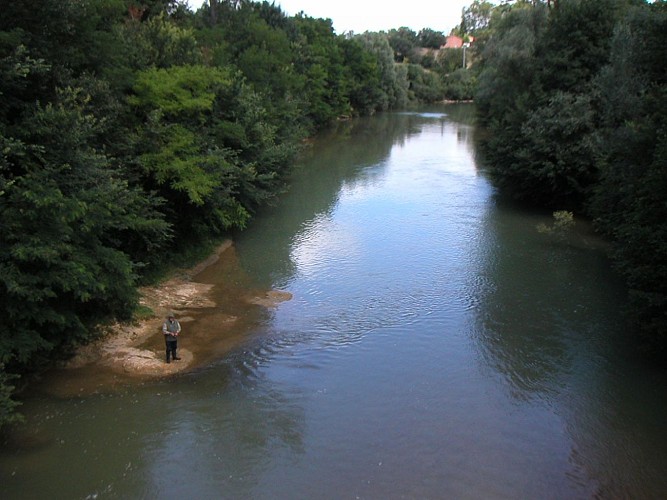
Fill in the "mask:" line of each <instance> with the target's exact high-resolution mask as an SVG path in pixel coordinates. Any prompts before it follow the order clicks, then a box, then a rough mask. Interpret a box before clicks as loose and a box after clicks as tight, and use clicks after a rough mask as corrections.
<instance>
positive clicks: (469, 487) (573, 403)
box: [0, 106, 667, 499]
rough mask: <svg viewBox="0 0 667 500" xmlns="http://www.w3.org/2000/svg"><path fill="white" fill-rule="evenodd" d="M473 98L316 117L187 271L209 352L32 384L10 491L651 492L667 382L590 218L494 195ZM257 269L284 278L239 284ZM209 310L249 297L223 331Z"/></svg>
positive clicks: (12, 456)
mask: <svg viewBox="0 0 667 500" xmlns="http://www.w3.org/2000/svg"><path fill="white" fill-rule="evenodd" d="M472 117H473V107H472V106H444V107H436V108H433V109H427V110H424V111H419V112H410V113H395V114H390V113H388V114H382V115H379V116H377V117H373V118H371V119H363V120H352V121H349V122H343V123H340V124H338V125H337V126H336V128H335V129H333V130H331V131H330V132H329V133H327V134H323V135H322V136H321V137H318V138H317V140H316V141H315V142H314V144H313V146H312V148H311V149H310V150H309V151H307V152H306V154H305V155H304V156H303V158H302V159H301V162H300V166H299V168H298V169H297V171H296V173H295V175H294V179H293V183H292V185H291V188H290V190H289V191H288V192H287V193H285V195H284V196H282V198H281V199H280V201H279V204H278V206H277V207H274V208H272V209H271V210H267V211H266V212H265V213H263V214H260V216H259V217H258V218H257V219H256V220H255V221H254V222H253V224H252V226H251V227H250V228H249V229H248V231H246V232H244V233H242V234H239V235H237V236H236V238H235V240H236V241H235V249H236V250H235V254H234V258H233V259H231V260H227V261H224V262H221V263H219V264H218V265H216V266H214V267H212V268H209V269H207V270H206V272H204V273H202V275H200V276H198V279H200V280H201V281H203V282H206V283H213V284H215V285H216V286H215V292H214V293H216V294H217V299H218V301H219V306H218V308H219V311H217V312H216V311H204V312H202V313H201V314H199V315H198V316H197V317H196V318H195V324H194V325H193V327H192V328H193V330H194V333H193V338H192V340H193V341H196V339H198V338H201V339H203V338H204V336H206V338H207V339H208V340H207V341H210V340H211V339H214V340H215V339H217V340H218V341H219V343H220V348H219V349H218V348H216V349H214V350H213V351H214V352H211V353H209V354H210V356H209V358H208V359H207V363H206V364H205V366H203V367H201V368H199V369H198V370H196V371H194V372H192V373H189V374H184V375H181V376H177V377H174V378H167V379H164V380H160V381H152V382H146V383H144V384H141V385H139V386H136V385H135V386H122V385H121V386H120V387H119V388H117V389H116V390H115V391H114V392H99V393H97V394H94V395H91V396H86V397H72V396H70V397H67V398H61V399H58V398H54V397H52V396H50V395H45V394H41V393H37V394H36V395H35V397H34V398H33V399H31V400H29V401H28V402H27V403H26V408H25V409H26V414H27V415H28V425H27V426H26V427H24V428H23V429H22V430H21V432H22V435H21V436H20V437H21V438H19V439H17V440H16V444H17V445H18V447H14V448H9V447H6V448H5V449H4V451H3V452H2V453H0V480H1V481H2V485H3V497H7V498H33V497H36V498H40V497H45V496H49V497H51V496H54V497H59V498H86V497H89V498H93V497H100V498H104V497H106V498H182V497H184V496H189V497H194V498H267V499H268V498H272V499H273V498H286V499H287V498H290V499H291V498H591V497H597V498H659V497H662V496H664V493H665V492H666V491H667V477H665V475H664V473H663V472H664V468H665V464H666V463H667V437H666V436H665V434H664V432H663V426H664V422H665V421H666V418H665V417H667V401H666V400H665V399H666V398H665V397H664V395H665V394H667V382H666V381H665V377H664V373H662V372H658V371H653V370H652V369H651V368H650V367H647V366H643V365H641V364H639V363H637V362H636V361H635V360H633V359H631V357H630V356H629V355H628V350H627V349H626V347H625V346H626V342H627V337H626V335H625V328H624V326H623V323H622V321H621V317H620V314H619V311H620V309H621V306H622V304H623V301H624V296H623V291H622V288H621V287H619V284H618V282H617V281H616V280H615V279H614V277H613V274H612V273H611V271H610V270H609V268H608V263H607V261H606V260H605V258H604V253H603V252H602V251H601V248H602V246H601V245H600V244H599V242H597V241H596V240H595V238H594V237H593V236H591V235H590V233H589V231H588V229H587V228H586V226H585V225H583V224H579V226H578V227H577V228H576V229H575V231H574V232H572V233H571V234H570V235H569V236H568V237H567V238H566V239H564V240H561V241H554V240H551V239H549V236H548V235H544V234H540V233H539V232H538V231H537V230H536V226H537V224H538V223H540V222H548V219H549V216H548V215H545V214H531V213H526V212H525V211H522V210H520V209H517V208H516V207H513V206H512V205H510V204H508V203H506V202H505V201H504V200H502V199H501V198H499V197H498V195H497V193H495V191H494V189H493V188H492V187H491V185H490V184H489V182H488V181H487V179H486V178H485V176H484V175H483V173H482V172H483V169H482V168H481V167H482V166H480V165H479V164H478V163H477V162H476V156H475V148H474V133H475V130H474V126H473V122H472ZM270 288H278V289H284V290H287V291H289V292H290V293H292V294H293V299H292V300H291V301H288V302H284V303H282V304H281V305H280V306H279V307H278V308H276V309H269V310H264V309H262V308H259V307H250V308H247V307H246V306H243V304H245V303H246V302H245V301H244V300H243V298H244V297H245V296H247V295H252V293H253V290H258V289H259V290H266V289H270ZM223 313H224V314H226V315H228V314H236V315H238V316H239V317H242V318H245V320H243V321H241V322H240V324H239V325H240V326H239V327H238V329H237V330H236V332H235V334H233V335H231V336H230V334H229V332H227V333H224V334H223V332H222V330H221V328H220V327H219V325H218V324H217V323H218V320H217V319H216V318H218V316H219V315H220V314H223ZM216 314H217V315H218V316H217V315H216ZM198 336H199V337H198ZM40 394H41V395H40Z"/></svg>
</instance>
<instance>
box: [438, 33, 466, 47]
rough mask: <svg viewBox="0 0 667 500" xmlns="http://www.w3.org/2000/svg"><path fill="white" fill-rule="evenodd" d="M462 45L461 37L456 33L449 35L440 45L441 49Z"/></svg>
mask: <svg viewBox="0 0 667 500" xmlns="http://www.w3.org/2000/svg"><path fill="white" fill-rule="evenodd" d="M461 47H463V38H461V37H460V36H456V35H449V36H448V37H447V41H446V42H445V44H444V45H443V46H442V47H441V48H443V49H460V48H461Z"/></svg>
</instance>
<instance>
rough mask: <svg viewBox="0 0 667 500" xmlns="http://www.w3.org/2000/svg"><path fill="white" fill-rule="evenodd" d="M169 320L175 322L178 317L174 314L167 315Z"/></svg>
mask: <svg viewBox="0 0 667 500" xmlns="http://www.w3.org/2000/svg"><path fill="white" fill-rule="evenodd" d="M167 319H168V320H170V321H174V320H175V319H176V316H174V313H173V312H170V313H169V314H167Z"/></svg>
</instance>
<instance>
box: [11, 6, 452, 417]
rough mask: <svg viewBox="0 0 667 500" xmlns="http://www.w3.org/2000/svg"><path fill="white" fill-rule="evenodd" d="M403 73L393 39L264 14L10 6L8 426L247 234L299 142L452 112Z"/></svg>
mask: <svg viewBox="0 0 667 500" xmlns="http://www.w3.org/2000/svg"><path fill="white" fill-rule="evenodd" d="M421 35H422V38H425V39H426V38H428V39H429V40H430V41H429V43H431V44H433V43H436V42H435V41H434V40H436V39H438V37H439V36H440V35H441V34H439V33H437V32H431V31H428V30H425V31H423V32H422V33H421ZM411 43H412V42H411ZM414 43H415V44H416V43H418V39H417V37H416V35H414ZM411 48H412V46H410V47H407V48H405V50H406V51H409V50H410V49H411ZM396 60H399V61H400V60H402V59H401V56H398V57H397V56H396V55H395V52H394V50H392V48H391V46H390V43H389V36H388V35H387V34H386V33H366V34H364V35H360V36H352V35H346V36H337V35H336V34H335V33H334V30H333V27H332V25H331V21H329V20H323V19H313V18H310V17H307V16H305V15H303V14H301V15H298V16H294V17H288V16H286V15H285V14H284V13H283V12H282V11H281V9H280V8H279V7H277V6H276V5H275V4H273V3H268V2H262V3H258V2H251V1H247V0H237V1H232V0H227V1H225V0H216V1H210V2H208V3H207V4H205V5H204V7H203V8H202V9H200V10H199V11H198V12H192V11H191V10H189V8H188V7H187V4H186V2H184V1H182V0H142V1H141V2H134V1H130V0H91V1H88V2H80V1H76V0H43V1H41V2H39V3H38V4H36V3H35V2H29V1H27V0H16V1H13V2H5V3H4V4H3V12H2V16H1V18H0V146H1V148H0V151H1V152H2V153H1V154H0V227H2V236H1V238H2V240H1V242H0V307H1V312H2V315H3V320H4V327H3V330H2V333H0V425H2V423H3V422H6V421H9V420H10V419H12V418H14V414H13V409H14V407H15V404H16V403H15V402H14V401H12V400H11V393H12V390H13V389H12V386H15V385H17V384H18V381H17V378H16V377H17V376H20V375H25V374H28V373H30V372H33V371H35V370H38V369H40V368H41V367H43V366H47V365H48V364H49V363H51V362H52V361H53V360H54V359H60V358H61V357H63V356H66V355H67V353H68V352H69V351H70V350H71V349H72V348H73V347H75V346H76V345H78V344H81V343H85V342H87V341H89V340H90V339H92V338H93V337H94V336H95V335H96V331H97V329H96V325H99V323H100V322H102V321H106V320H109V319H113V318H117V319H118V318H120V319H123V318H129V317H131V315H132V313H133V310H134V308H135V306H136V299H137V286H138V284H140V283H141V282H142V281H143V280H147V279H148V277H149V276H153V275H155V274H156V273H157V272H159V270H160V269H163V268H164V267H165V266H166V265H168V264H169V263H170V262H171V261H172V259H173V258H175V256H177V255H178V254H179V253H182V252H185V251H187V249H188V248H192V247H194V246H196V245H197V244H198V243H200V242H202V241H205V240H207V239H215V238H219V237H220V236H222V235H224V234H225V233H226V232H227V231H230V230H231V229H233V228H243V227H244V226H245V224H246V223H247V222H248V220H249V219H250V218H251V217H252V214H253V213H254V212H255V210H256V209H257V208H258V207H259V206H260V205H262V204H265V203H267V202H268V201H269V200H270V199H271V198H272V197H274V196H275V195H276V194H277V193H279V192H280V190H281V189H282V186H283V183H284V182H285V179H286V174H287V173H288V171H289V166H290V164H291V163H292V160H293V158H294V155H295V154H296V153H297V152H298V150H299V147H300V144H301V141H302V139H303V138H304V137H306V136H307V135H309V134H312V133H314V132H315V131H317V130H318V129H320V128H322V127H324V126H326V125H328V124H329V123H331V122H332V121H334V120H336V119H337V118H339V117H349V116H355V115H361V114H372V113H374V112H376V111H381V110H387V109H391V108H396V107H402V106H406V105H408V104H410V103H411V102H418V101H420V100H421V101H433V100H440V99H442V97H443V96H442V87H441V80H440V79H439V76H438V75H437V74H435V73H431V72H428V71H426V70H424V69H423V68H422V67H418V66H414V65H413V66H409V65H408V64H399V63H397V62H396Z"/></svg>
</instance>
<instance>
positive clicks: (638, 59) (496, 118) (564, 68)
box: [475, 0, 667, 362]
mask: <svg viewBox="0 0 667 500" xmlns="http://www.w3.org/2000/svg"><path fill="white" fill-rule="evenodd" d="M477 3H479V2H477ZM482 3H486V2H482ZM489 19H490V22H489V24H488V29H487V30H486V35H485V39H484V40H482V41H481V43H482V44H483V45H480V47H478V50H479V51H480V56H479V58H478V64H479V67H478V70H479V71H480V72H479V74H478V88H477V91H476V96H475V100H476V103H477V110H478V112H479V117H480V120H481V123H482V124H483V125H484V126H485V127H486V129H487V132H488V135H487V139H486V141H485V143H484V146H485V147H484V153H485V160H486V162H487V163H488V164H489V165H490V166H491V172H492V175H493V177H494V179H495V181H496V183H497V184H498V186H499V187H500V188H501V189H502V190H504V191H505V192H508V193H511V194H512V195H513V196H514V197H516V198H517V199H518V200H522V201H524V202H528V203H531V204H534V205H540V206H545V207H551V208H553V209H554V210H556V209H558V210H570V211H575V212H579V213H580V214H585V215H586V216H588V217H590V218H591V219H592V220H593V221H594V223H595V226H596V228H597V229H598V230H599V231H600V232H602V234H604V235H605V236H607V237H608V238H609V239H610V240H611V242H612V244H613V254H612V257H613V261H614V263H615V265H616V267H617V269H618V270H619V272H620V273H621V274H622V275H623V276H624V277H625V279H626V281H627V285H628V290H629V301H628V312H629V313H630V319H631V321H630V324H631V325H632V328H633V329H634V332H633V333H637V334H638V335H639V337H640V339H638V342H637V344H638V345H640V346H641V347H642V348H643V349H644V350H645V351H646V352H647V353H649V354H651V355H653V356H655V357H656V358H657V359H660V360H662V361H663V362H664V361H665V360H667V4H666V3H665V2H664V1H654V2H651V3H647V2H644V1H641V0H551V1H550V2H535V1H517V2H514V3H512V4H503V5H501V6H498V7H495V8H493V13H492V14H491V15H490V16H489Z"/></svg>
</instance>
